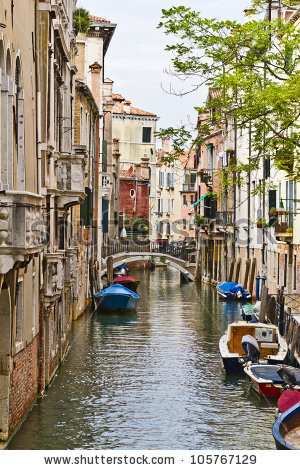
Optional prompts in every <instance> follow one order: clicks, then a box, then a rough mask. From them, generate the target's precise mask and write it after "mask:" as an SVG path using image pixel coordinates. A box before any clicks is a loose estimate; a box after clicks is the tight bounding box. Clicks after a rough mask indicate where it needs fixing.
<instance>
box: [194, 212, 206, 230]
mask: <svg viewBox="0 0 300 470" xmlns="http://www.w3.org/2000/svg"><path fill="white" fill-rule="evenodd" d="M195 222H196V225H197V227H200V226H201V225H209V220H208V219H206V218H205V217H203V216H202V215H199V214H195Z"/></svg>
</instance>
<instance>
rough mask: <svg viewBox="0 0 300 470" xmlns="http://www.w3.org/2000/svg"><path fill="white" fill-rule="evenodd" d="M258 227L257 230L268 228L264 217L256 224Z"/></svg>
mask: <svg viewBox="0 0 300 470" xmlns="http://www.w3.org/2000/svg"><path fill="white" fill-rule="evenodd" d="M256 226H257V228H263V227H267V221H266V219H265V218H264V217H262V218H261V219H258V221H257V222H256Z"/></svg>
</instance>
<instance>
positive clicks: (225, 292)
mask: <svg viewBox="0 0 300 470" xmlns="http://www.w3.org/2000/svg"><path fill="white" fill-rule="evenodd" d="M216 289H217V293H218V294H219V297H220V299H222V300H250V299H251V294H250V292H248V291H247V290H246V289H244V287H243V286H242V284H237V283H236V282H223V283H222V284H218V285H217V287H216Z"/></svg>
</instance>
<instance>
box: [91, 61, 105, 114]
mask: <svg viewBox="0 0 300 470" xmlns="http://www.w3.org/2000/svg"><path fill="white" fill-rule="evenodd" d="M101 69H102V66H101V65H100V64H98V62H94V63H93V64H92V65H90V70H91V87H92V94H93V97H94V99H95V101H96V103H97V106H98V107H99V106H100V102H101V99H100V81H101V77H100V74H101Z"/></svg>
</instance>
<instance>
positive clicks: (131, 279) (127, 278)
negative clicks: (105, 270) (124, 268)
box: [114, 276, 139, 283]
mask: <svg viewBox="0 0 300 470" xmlns="http://www.w3.org/2000/svg"><path fill="white" fill-rule="evenodd" d="M114 282H116V283H118V282H139V281H137V280H136V279H134V277H130V276H118V277H116V279H114Z"/></svg>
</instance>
